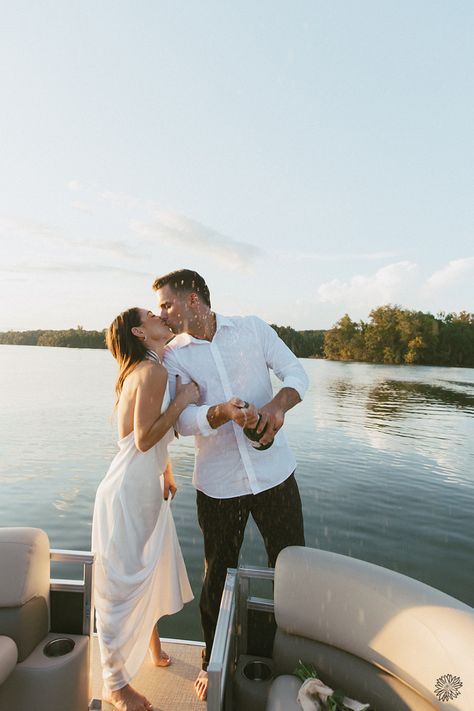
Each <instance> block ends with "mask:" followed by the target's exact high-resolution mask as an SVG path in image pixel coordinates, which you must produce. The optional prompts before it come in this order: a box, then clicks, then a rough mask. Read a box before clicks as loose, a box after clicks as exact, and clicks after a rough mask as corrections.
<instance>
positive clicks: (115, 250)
mask: <svg viewBox="0 0 474 711" xmlns="http://www.w3.org/2000/svg"><path fill="white" fill-rule="evenodd" d="M68 245H69V246H76V245H77V246H78V247H86V248H87V249H96V250H100V251H101V252H110V253H111V254H114V255H115V256H117V257H120V258H121V259H124V258H125V259H140V258H141V257H143V254H138V251H137V249H136V247H132V246H130V245H129V244H127V243H126V242H121V241H120V240H93V239H90V240H89V239H83V240H76V241H74V242H73V243H72V242H68Z"/></svg>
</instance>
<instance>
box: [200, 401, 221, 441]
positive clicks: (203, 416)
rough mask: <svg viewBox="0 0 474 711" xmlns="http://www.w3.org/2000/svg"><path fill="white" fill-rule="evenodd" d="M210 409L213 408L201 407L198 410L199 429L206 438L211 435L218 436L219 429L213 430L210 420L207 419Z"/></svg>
mask: <svg viewBox="0 0 474 711" xmlns="http://www.w3.org/2000/svg"><path fill="white" fill-rule="evenodd" d="M210 409H211V408H210V406H209V405H201V407H199V408H198V413H197V426H198V427H199V431H200V433H201V434H202V435H203V436H204V437H209V435H214V434H217V429H218V428H216V429H213V428H212V427H211V425H210V424H209V420H208V419H207V413H208V412H209V410H210Z"/></svg>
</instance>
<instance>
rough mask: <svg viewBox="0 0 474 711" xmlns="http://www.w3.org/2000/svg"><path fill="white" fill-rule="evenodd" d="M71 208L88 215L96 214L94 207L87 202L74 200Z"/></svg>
mask: <svg viewBox="0 0 474 711" xmlns="http://www.w3.org/2000/svg"><path fill="white" fill-rule="evenodd" d="M71 207H73V208H74V209H75V210H79V212H84V213H85V214H86V215H93V214H94V209H93V208H92V205H91V204H90V203H88V202H85V200H74V201H73V202H72V203H71Z"/></svg>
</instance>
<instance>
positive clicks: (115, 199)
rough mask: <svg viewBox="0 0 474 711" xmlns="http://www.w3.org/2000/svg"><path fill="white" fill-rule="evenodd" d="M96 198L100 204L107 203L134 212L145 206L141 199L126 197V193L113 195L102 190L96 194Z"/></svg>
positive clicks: (131, 196)
mask: <svg viewBox="0 0 474 711" xmlns="http://www.w3.org/2000/svg"><path fill="white" fill-rule="evenodd" d="M98 197H99V199H100V200H101V201H102V202H108V203H110V204H111V205H114V206H115V207H120V208H125V209H127V210H134V209H135V208H137V207H144V206H145V203H144V201H143V200H142V199H141V198H137V197H135V196H134V195H128V194H127V193H114V192H112V191H111V190H103V191H102V192H100V193H99V194H98Z"/></svg>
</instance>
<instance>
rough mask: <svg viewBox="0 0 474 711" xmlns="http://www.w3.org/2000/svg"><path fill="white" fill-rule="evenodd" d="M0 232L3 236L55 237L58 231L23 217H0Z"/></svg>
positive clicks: (57, 235)
mask: <svg viewBox="0 0 474 711" xmlns="http://www.w3.org/2000/svg"><path fill="white" fill-rule="evenodd" d="M0 234H1V235H3V236H5V237H12V236H13V235H26V236H28V237H35V238H37V237H40V238H42V239H44V238H46V239H57V238H58V237H59V231H58V230H57V229H56V228H55V227H51V225H46V224H44V223H43V222H38V221H37V220H30V219H28V218H25V217H0Z"/></svg>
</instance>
